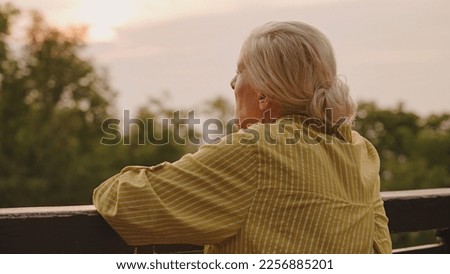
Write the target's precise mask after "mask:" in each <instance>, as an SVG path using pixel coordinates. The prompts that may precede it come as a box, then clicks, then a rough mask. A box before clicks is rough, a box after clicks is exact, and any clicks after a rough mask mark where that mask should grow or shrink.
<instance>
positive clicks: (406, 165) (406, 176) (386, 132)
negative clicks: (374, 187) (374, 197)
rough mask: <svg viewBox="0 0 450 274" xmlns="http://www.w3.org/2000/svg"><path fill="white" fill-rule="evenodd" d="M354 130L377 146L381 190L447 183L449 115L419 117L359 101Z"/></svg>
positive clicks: (449, 177) (449, 173)
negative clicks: (379, 161) (379, 159)
mask: <svg viewBox="0 0 450 274" xmlns="http://www.w3.org/2000/svg"><path fill="white" fill-rule="evenodd" d="M355 129H356V130H357V131H359V132H360V133H361V134H362V135H363V136H365V137H366V138H368V139H369V140H370V141H371V142H372V143H373V144H374V145H375V147H376V148H377V150H378V152H379V154H380V158H381V171H380V175H381V181H382V190H402V189H420V188H435V187H449V186H450V162H449V161H448V155H450V115H449V114H442V115H431V116H429V117H427V118H420V117H419V116H417V115H416V114H414V113H411V112H406V111H404V110H403V107H402V105H401V104H400V105H399V106H398V107H397V108H396V109H380V108H378V107H377V106H376V105H375V104H374V103H360V105H359V110H358V113H357V120H356V123H355Z"/></svg>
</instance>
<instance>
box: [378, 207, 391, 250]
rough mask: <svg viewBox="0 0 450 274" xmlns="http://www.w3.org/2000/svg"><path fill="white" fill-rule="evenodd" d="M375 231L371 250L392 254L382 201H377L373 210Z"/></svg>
mask: <svg viewBox="0 0 450 274" xmlns="http://www.w3.org/2000/svg"><path fill="white" fill-rule="evenodd" d="M374 217H375V229H374V235H373V237H374V241H373V249H374V251H375V253H392V242H391V235H390V234H389V229H388V218H387V217H386V212H385V210H384V206H383V200H381V198H380V200H379V201H378V203H377V204H376V205H375V208H374Z"/></svg>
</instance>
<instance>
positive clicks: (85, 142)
mask: <svg viewBox="0 0 450 274" xmlns="http://www.w3.org/2000/svg"><path fill="white" fill-rule="evenodd" d="M18 15H19V12H18V10H17V9H15V8H14V7H13V6H11V5H0V31H1V32H0V58H1V60H0V122H1V124H2V127H1V128H0V206H1V207H13V206H36V205H68V204H90V203H91V193H92V190H93V188H94V187H96V186H97V185H98V184H99V183H100V182H102V181H103V180H105V179H106V178H108V177H110V176H112V175H113V174H114V173H117V172H118V171H120V169H121V168H122V167H123V166H125V165H130V164H141V165H152V164H157V163H159V162H161V161H165V160H169V161H173V160H176V159H178V158H179V157H181V155H183V154H184V153H185V152H186V149H185V148H184V147H180V146H176V145H174V144H173V143H170V144H167V145H163V146H158V147H153V146H142V145H138V144H136V143H134V140H135V139H137V138H134V136H125V138H129V139H131V140H133V141H132V142H131V143H130V145H123V143H120V144H118V145H116V146H104V145H102V144H100V140H101V138H102V137H103V131H102V122H103V121H104V120H105V119H107V118H109V117H110V116H111V112H112V105H111V103H112V101H113V98H114V94H115V93H114V91H113V90H112V89H111V87H110V86H109V84H108V79H107V75H106V73H105V72H104V71H102V70H101V69H98V68H96V67H95V66H94V64H93V62H92V61H91V60H89V59H88V58H86V57H84V56H83V54H82V50H83V48H84V46H85V44H84V40H83V38H84V34H85V32H86V29H83V28H71V29H68V30H64V31H63V30H59V29H56V28H53V27H51V26H49V25H47V24H46V23H45V21H44V20H43V18H42V17H41V16H40V15H39V14H38V13H36V12H35V13H33V14H32V23H31V25H30V26H29V28H28V30H27V39H26V41H25V42H24V45H23V47H22V50H21V51H20V52H19V53H18V54H16V55H14V54H13V53H12V50H11V49H10V47H9V42H8V39H9V35H10V29H11V24H12V23H13V21H14V18H15V17H16V16H18ZM140 115H141V116H146V117H148V116H149V115H153V113H148V112H142V113H141V114H140ZM191 150H192V149H191Z"/></svg>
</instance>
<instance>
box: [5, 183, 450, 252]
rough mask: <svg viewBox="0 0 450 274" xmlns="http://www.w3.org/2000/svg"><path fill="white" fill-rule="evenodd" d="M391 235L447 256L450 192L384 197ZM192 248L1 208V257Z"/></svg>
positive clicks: (95, 221) (83, 211)
mask: <svg viewBox="0 0 450 274" xmlns="http://www.w3.org/2000/svg"><path fill="white" fill-rule="evenodd" d="M382 197H383V200H384V202H385V209H386V214H387V215H388V218H389V229H390V231H391V233H399V232H411V231H421V230H430V229H436V230H439V233H440V236H441V239H442V242H441V243H438V244H432V245H426V246H420V247H410V248H404V249H399V250H396V251H397V252H399V253H430V252H431V253H448V252H449V250H448V246H449V239H450V232H449V231H450V230H449V228H450V188H439V189H425V190H409V191H391V192H383V193H382ZM200 249H201V247H199V246H194V245H184V244H182V243H180V244H177V245H149V246H142V247H139V248H136V247H131V246H128V245H127V244H125V242H124V241H123V240H122V239H121V238H120V237H119V236H118V235H117V233H116V232H115V231H114V230H113V229H112V228H111V227H110V226H109V225H108V224H107V223H106V222H105V220H104V219H103V218H102V217H101V216H100V215H99V214H98V212H97V211H96V210H95V208H94V207H93V206H92V205H84V206H62V207H27V208H3V209H0V253H72V254H74V253H133V252H136V251H138V252H146V253H151V252H155V253H171V252H189V251H193V250H200Z"/></svg>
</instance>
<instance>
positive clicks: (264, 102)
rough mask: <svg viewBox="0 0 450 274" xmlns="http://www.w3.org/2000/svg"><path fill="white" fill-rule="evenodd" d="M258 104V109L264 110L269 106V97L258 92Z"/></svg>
mask: <svg viewBox="0 0 450 274" xmlns="http://www.w3.org/2000/svg"><path fill="white" fill-rule="evenodd" d="M258 105H259V109H260V110H261V111H263V112H264V111H266V110H268V109H269V108H270V99H269V98H268V97H267V96H266V95H264V94H261V93H260V94H259V95H258Z"/></svg>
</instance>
